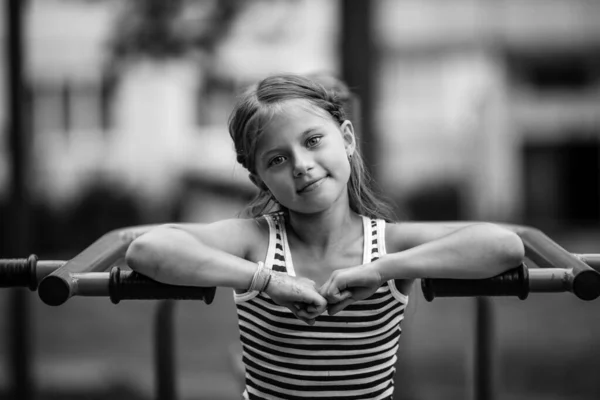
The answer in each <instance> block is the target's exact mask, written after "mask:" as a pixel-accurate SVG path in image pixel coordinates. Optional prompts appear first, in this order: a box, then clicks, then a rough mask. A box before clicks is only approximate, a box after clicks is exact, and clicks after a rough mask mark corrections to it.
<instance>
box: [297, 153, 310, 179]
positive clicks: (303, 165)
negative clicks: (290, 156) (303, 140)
mask: <svg viewBox="0 0 600 400" xmlns="http://www.w3.org/2000/svg"><path fill="white" fill-rule="evenodd" d="M311 169H312V159H311V158H310V157H309V156H308V155H306V154H296V155H294V177H299V176H303V175H305V174H306V173H307V172H308V171H310V170H311Z"/></svg>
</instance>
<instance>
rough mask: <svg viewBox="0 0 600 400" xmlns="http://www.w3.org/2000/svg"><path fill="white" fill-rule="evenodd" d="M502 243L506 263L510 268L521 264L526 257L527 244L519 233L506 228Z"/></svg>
mask: <svg viewBox="0 0 600 400" xmlns="http://www.w3.org/2000/svg"><path fill="white" fill-rule="evenodd" d="M503 230H504V229H503ZM501 243H502V246H501V248H502V254H503V256H504V257H505V259H506V265H507V266H508V267H509V268H510V267H516V266H518V265H520V264H521V263H522V262H523V258H524V257H525V246H524V245H523V241H522V240H521V238H520V237H519V235H517V234H516V233H514V232H511V231H509V230H504V232H503V234H502V240H501Z"/></svg>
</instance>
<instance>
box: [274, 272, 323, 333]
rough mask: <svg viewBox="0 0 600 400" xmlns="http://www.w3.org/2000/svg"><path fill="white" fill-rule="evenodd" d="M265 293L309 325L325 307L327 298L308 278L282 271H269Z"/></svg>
mask: <svg viewBox="0 0 600 400" xmlns="http://www.w3.org/2000/svg"><path fill="white" fill-rule="evenodd" d="M265 293H266V294H268V295H269V297H271V299H272V300H273V301H274V302H275V303H276V304H279V305H280V306H284V307H287V308H289V309H290V310H291V311H292V312H293V313H294V315H295V316H296V317H297V318H298V319H300V320H302V321H304V322H306V323H307V324H309V325H313V324H314V323H315V318H317V317H318V316H319V315H321V314H323V312H324V311H325V310H326V309H327V300H325V299H324V298H323V296H321V295H320V294H319V292H318V291H317V288H316V287H315V282H313V281H312V280H310V279H308V278H301V277H294V276H290V275H288V274H285V273H282V272H275V271H272V272H271V280H270V282H269V285H268V286H267V289H266V290H265Z"/></svg>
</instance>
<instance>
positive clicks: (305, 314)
mask: <svg viewBox="0 0 600 400" xmlns="http://www.w3.org/2000/svg"><path fill="white" fill-rule="evenodd" d="M308 308H309V307H307V308H305V309H303V308H300V309H299V310H298V312H297V313H296V316H297V317H298V318H303V319H315V318H316V317H318V316H319V315H321V314H322V312H323V311H321V312H317V311H310V310H309V309H308Z"/></svg>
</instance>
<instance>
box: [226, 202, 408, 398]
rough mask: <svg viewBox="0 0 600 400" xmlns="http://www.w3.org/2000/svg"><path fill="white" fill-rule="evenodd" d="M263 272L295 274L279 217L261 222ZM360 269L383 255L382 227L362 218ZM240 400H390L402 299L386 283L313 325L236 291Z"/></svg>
mask: <svg viewBox="0 0 600 400" xmlns="http://www.w3.org/2000/svg"><path fill="white" fill-rule="evenodd" d="M265 218H266V220H267V221H268V223H269V231H270V232H269V247H268V250H267V257H266V260H265V266H266V267H267V268H272V269H273V270H275V271H280V272H287V273H288V274H290V275H292V276H295V275H296V274H295V271H294V265H293V262H292V258H291V253H290V249H289V244H288V241H287V236H286V231H285V223H284V216H283V214H282V213H275V214H269V215H266V216H265ZM363 226H364V244H365V245H364V251H363V263H368V262H371V261H375V260H376V259H378V258H379V257H380V255H383V254H385V236H384V234H385V221H383V220H371V219H369V218H367V217H363ZM234 299H235V303H236V306H237V313H238V322H239V329H240V340H241V342H242V348H243V362H244V365H245V368H246V390H245V391H244V394H243V396H244V399H345V400H350V399H391V398H392V393H393V391H394V381H393V378H394V373H395V367H394V365H395V363H396V353H397V350H398V341H399V339H400V333H401V329H400V322H401V321H402V319H403V317H404V309H405V307H406V304H407V302H408V297H407V296H405V295H404V294H402V293H400V292H399V291H398V290H397V288H396V286H395V284H394V281H388V282H386V283H385V284H384V285H383V286H381V287H380V288H379V289H378V290H377V292H376V293H374V294H373V295H372V296H371V297H369V298H368V299H365V300H362V301H358V302H355V303H353V304H351V305H350V306H348V307H347V308H346V309H344V310H343V311H341V312H339V313H337V314H336V315H334V316H329V315H326V314H322V315H320V316H319V317H317V319H316V324H315V325H313V326H310V325H307V324H306V323H305V322H302V321H300V320H299V319H297V318H296V317H295V316H294V314H292V312H291V311H289V310H288V309H287V308H286V307H281V306H279V305H277V304H275V303H274V302H273V301H272V300H271V299H270V298H269V296H268V295H266V294H265V293H257V292H246V293H242V294H237V293H234Z"/></svg>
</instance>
